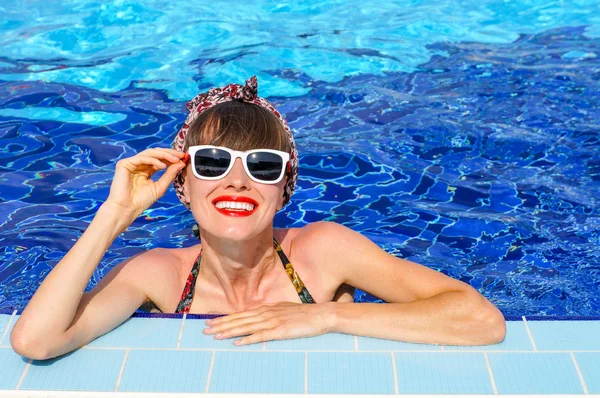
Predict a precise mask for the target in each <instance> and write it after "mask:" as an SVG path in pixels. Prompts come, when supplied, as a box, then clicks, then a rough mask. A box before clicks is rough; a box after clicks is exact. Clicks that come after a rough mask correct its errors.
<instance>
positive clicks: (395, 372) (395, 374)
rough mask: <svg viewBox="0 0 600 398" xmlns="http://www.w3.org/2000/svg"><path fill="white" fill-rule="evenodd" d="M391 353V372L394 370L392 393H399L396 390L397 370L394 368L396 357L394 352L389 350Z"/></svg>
mask: <svg viewBox="0 0 600 398" xmlns="http://www.w3.org/2000/svg"><path fill="white" fill-rule="evenodd" d="M390 354H392V372H394V394H396V395H398V394H400V393H399V392H398V371H397V370H396V357H395V356H394V352H393V351H392V352H390Z"/></svg>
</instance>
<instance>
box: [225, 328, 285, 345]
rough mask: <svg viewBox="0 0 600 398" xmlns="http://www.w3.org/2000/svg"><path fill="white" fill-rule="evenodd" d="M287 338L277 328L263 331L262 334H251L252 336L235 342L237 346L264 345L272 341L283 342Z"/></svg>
mask: <svg viewBox="0 0 600 398" xmlns="http://www.w3.org/2000/svg"><path fill="white" fill-rule="evenodd" d="M283 339H285V336H283V335H281V333H280V332H279V331H278V329H277V328H273V329H266V330H261V331H260V332H257V333H254V334H251V335H250V336H244V337H242V338H241V339H237V340H235V341H234V342H233V344H235V345H247V344H256V343H262V342H265V341H271V340H283Z"/></svg>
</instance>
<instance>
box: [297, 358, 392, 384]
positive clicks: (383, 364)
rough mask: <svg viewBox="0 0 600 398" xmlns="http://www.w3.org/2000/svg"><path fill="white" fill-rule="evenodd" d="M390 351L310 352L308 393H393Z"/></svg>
mask: <svg viewBox="0 0 600 398" xmlns="http://www.w3.org/2000/svg"><path fill="white" fill-rule="evenodd" d="M391 355H392V354H391V353H378V352H339V353H338V352H309V353H308V393H309V394H393V393H394V373H393V367H392V356H391Z"/></svg>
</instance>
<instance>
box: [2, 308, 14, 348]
mask: <svg viewBox="0 0 600 398" xmlns="http://www.w3.org/2000/svg"><path fill="white" fill-rule="evenodd" d="M10 317H11V316H10V315H5V314H0V346H2V341H3V337H4V332H5V331H6V329H7V326H8V321H10ZM6 334H7V335H8V333H6Z"/></svg>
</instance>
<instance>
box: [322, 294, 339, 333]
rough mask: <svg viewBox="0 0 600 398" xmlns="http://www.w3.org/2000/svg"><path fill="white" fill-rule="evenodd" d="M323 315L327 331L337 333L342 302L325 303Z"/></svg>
mask: <svg viewBox="0 0 600 398" xmlns="http://www.w3.org/2000/svg"><path fill="white" fill-rule="evenodd" d="M323 308H324V311H323V313H324V314H323V317H324V322H325V333H335V332H337V331H338V319H339V308H340V303H338V302H335V301H330V302H327V303H323Z"/></svg>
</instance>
